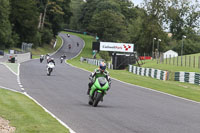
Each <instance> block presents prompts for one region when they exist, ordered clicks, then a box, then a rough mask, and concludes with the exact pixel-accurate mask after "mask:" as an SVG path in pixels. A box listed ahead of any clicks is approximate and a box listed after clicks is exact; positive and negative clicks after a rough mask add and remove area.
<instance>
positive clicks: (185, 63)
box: [185, 55, 187, 66]
mask: <svg viewBox="0 0 200 133" xmlns="http://www.w3.org/2000/svg"><path fill="white" fill-rule="evenodd" d="M185 66H187V56H186V55H185Z"/></svg>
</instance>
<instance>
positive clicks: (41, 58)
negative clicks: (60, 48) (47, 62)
mask: <svg viewBox="0 0 200 133" xmlns="http://www.w3.org/2000/svg"><path fill="white" fill-rule="evenodd" d="M43 60H44V55H40V63H42V61H43Z"/></svg>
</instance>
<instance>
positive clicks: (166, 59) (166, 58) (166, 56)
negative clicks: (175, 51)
mask: <svg viewBox="0 0 200 133" xmlns="http://www.w3.org/2000/svg"><path fill="white" fill-rule="evenodd" d="M165 59H166V64H167V55H166V58H165Z"/></svg>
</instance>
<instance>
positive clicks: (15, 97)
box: [0, 89, 69, 133]
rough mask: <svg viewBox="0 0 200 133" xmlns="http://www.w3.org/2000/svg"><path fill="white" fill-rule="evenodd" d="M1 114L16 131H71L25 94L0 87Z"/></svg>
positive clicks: (63, 132)
mask: <svg viewBox="0 0 200 133" xmlns="http://www.w3.org/2000/svg"><path fill="white" fill-rule="evenodd" d="M0 107H1V109H0V116H1V117H3V118H4V119H7V120H9V121H10V125H11V126H14V127H16V133H69V131H68V129H66V128H65V127H64V126H62V125H61V124H60V123H59V122H58V121H57V120H56V119H54V118H53V117H51V116H50V115H49V114H48V113H46V112H45V111H44V110H43V109H42V108H41V107H40V106H38V105H37V104H36V103H35V102H33V101H32V100H30V99H29V98H28V97H26V96H25V95H23V94H20V93H16V92H12V91H9V90H4V89H0Z"/></svg>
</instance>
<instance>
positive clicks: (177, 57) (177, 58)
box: [177, 56, 178, 66]
mask: <svg viewBox="0 0 200 133" xmlns="http://www.w3.org/2000/svg"><path fill="white" fill-rule="evenodd" d="M177 66H178V56H177Z"/></svg>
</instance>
